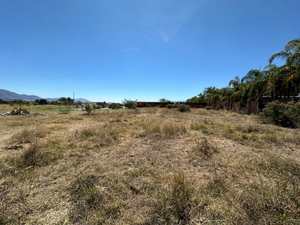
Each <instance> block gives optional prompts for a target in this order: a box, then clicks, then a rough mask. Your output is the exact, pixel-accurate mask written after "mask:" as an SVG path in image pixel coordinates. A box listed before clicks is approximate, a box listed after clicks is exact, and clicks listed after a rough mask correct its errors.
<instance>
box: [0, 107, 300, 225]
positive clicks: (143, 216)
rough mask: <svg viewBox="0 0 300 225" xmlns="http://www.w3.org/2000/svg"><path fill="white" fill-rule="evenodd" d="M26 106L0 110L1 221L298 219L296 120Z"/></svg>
mask: <svg viewBox="0 0 300 225" xmlns="http://www.w3.org/2000/svg"><path fill="white" fill-rule="evenodd" d="M3 106H4V107H7V108H10V106H6V105H3ZM28 107H32V108H30V110H33V111H34V112H33V113H36V114H33V113H32V114H30V115H28V116H6V117H1V118H0V119H1V120H0V127H1V128H3V129H0V150H1V151H0V224H153V225H154V224H229V225H234V224H250V225H256V224H258V225H265V224H274V223H275V224H283V225H284V224H299V223H300V201H299V197H298V196H300V189H299V187H300V180H299V176H300V170H299V168H300V152H299V151H298V146H299V144H300V130H299V128H297V127H296V128H293V129H291V128H282V127H279V126H275V125H273V124H269V123H262V122H261V120H259V117H258V116H255V115H251V116H247V115H241V114H235V113H232V112H227V111H221V110H220V111H210V112H208V111H206V110H204V109H192V110H191V111H190V112H189V113H181V112H178V111H177V110H175V109H167V108H142V109H139V110H127V109H125V110H98V111H95V112H94V113H93V116H85V112H82V111H71V112H70V113H69V115H65V114H58V113H57V112H53V111H45V110H44V108H42V107H44V106H39V105H37V106H28ZM33 107H35V108H33ZM62 107H65V106H62ZM7 108H3V109H0V110H3V111H4V110H7Z"/></svg>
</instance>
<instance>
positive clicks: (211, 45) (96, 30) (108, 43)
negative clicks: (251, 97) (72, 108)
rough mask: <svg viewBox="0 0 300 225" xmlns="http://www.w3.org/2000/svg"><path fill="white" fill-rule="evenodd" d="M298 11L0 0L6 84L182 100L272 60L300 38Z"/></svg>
mask: <svg viewBox="0 0 300 225" xmlns="http://www.w3.org/2000/svg"><path fill="white" fill-rule="evenodd" d="M299 9H300V1H299V0H272V1H271V0H251V1H242V0H51V1H50V0H49V1H42V0H2V1H1V4H0V88H1V89H6V90H9V91H13V92H17V93H19V94H33V95H38V96H41V97H62V96H64V97H72V95H73V92H75V97H82V98H86V99H89V100H91V101H108V102H109V101H115V102H121V101H122V100H123V99H124V98H126V99H132V100H133V99H138V100H140V101H158V100H159V99H161V98H167V99H170V100H186V99H188V98H190V97H193V96H195V95H198V94H199V93H201V92H202V91H203V89H204V88H205V87H209V86H216V87H218V88H221V87H225V86H227V85H228V83H229V81H230V80H231V79H233V78H234V77H235V76H240V77H243V76H244V75H245V74H246V73H247V72H248V71H249V70H250V69H259V68H261V69H262V68H263V67H264V66H266V65H267V64H268V59H269V57H270V56H271V55H272V54H274V53H276V52H279V51H281V50H283V48H284V46H285V44H286V43H287V42H288V41H290V40H292V39H295V38H299V37H300V27H299V21H300V13H299ZM276 62H277V63H278V65H279V64H280V63H281V64H282V62H280V61H276Z"/></svg>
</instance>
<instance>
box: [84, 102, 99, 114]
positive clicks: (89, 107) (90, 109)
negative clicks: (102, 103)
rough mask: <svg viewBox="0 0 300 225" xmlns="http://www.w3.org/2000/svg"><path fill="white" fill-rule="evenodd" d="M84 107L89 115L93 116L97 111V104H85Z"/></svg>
mask: <svg viewBox="0 0 300 225" xmlns="http://www.w3.org/2000/svg"><path fill="white" fill-rule="evenodd" d="M83 107H84V109H85V111H86V113H87V114H91V113H92V112H93V111H95V110H96V109H97V104H96V103H92V102H85V103H83Z"/></svg>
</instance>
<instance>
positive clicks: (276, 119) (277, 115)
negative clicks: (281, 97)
mask: <svg viewBox="0 0 300 225" xmlns="http://www.w3.org/2000/svg"><path fill="white" fill-rule="evenodd" d="M261 117H262V118H263V119H264V120H265V121H266V122H267V123H273V124H275V125H279V126H282V127H291V128H295V127H299V125H300V103H296V104H295V102H289V103H288V104H283V103H280V102H279V101H275V102H271V103H269V104H268V105H267V107H266V108H265V109H264V110H263V113H262V115H261Z"/></svg>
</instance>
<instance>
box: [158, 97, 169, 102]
mask: <svg viewBox="0 0 300 225" xmlns="http://www.w3.org/2000/svg"><path fill="white" fill-rule="evenodd" d="M159 101H160V102H161V103H170V102H171V101H170V100H168V99H165V98H162V99H159Z"/></svg>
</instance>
